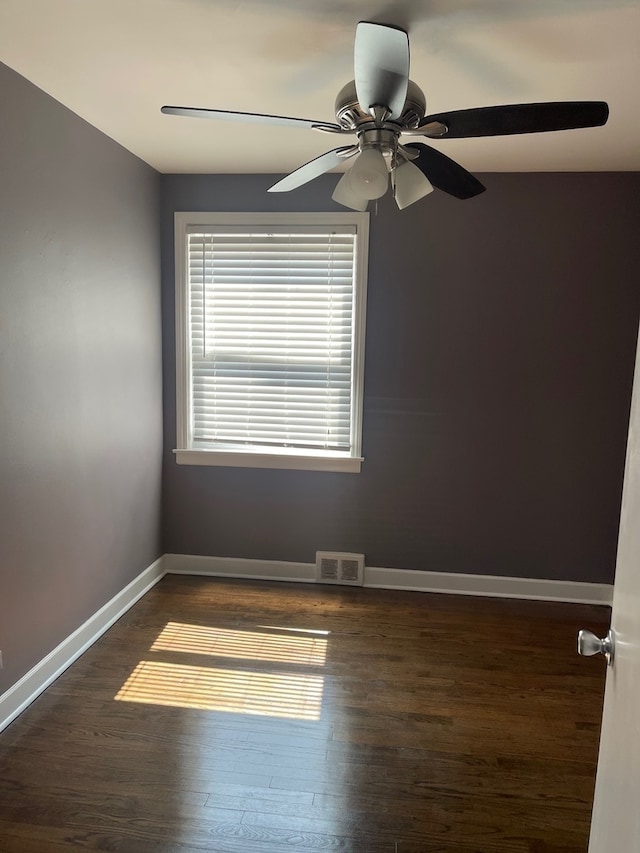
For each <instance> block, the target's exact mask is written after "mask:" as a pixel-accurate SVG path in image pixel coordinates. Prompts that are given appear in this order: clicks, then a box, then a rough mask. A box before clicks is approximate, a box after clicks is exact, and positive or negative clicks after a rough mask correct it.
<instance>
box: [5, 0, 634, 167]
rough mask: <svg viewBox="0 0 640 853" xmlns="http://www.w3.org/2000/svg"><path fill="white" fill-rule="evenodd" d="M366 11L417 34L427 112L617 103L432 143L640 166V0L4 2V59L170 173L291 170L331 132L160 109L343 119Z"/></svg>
mask: <svg viewBox="0 0 640 853" xmlns="http://www.w3.org/2000/svg"><path fill="white" fill-rule="evenodd" d="M359 20H373V21H378V22H381V23H393V24H396V25H400V26H404V27H405V28H407V29H408V31H409V34H410V41H411V77H412V79H413V80H415V82H417V83H418V85H420V86H421V88H422V89H423V90H424V91H425V94H426V96H427V111H428V112H441V111H444V110H449V109H461V108H466V107H476V106H487V105H493V104H500V103H523V102H528V101H552V100H604V101H607V102H608V103H609V106H610V110H611V115H610V118H609V122H608V124H607V125H606V126H605V127H602V128H590V129H585V130H573V131H564V132H560V133H549V134H532V135H524V136H512V137H506V138H505V137H502V138H490V139H463V140H451V141H449V142H437V143H434V144H435V147H438V148H440V149H441V150H442V151H445V152H446V153H447V154H448V155H449V156H451V157H453V158H454V159H457V160H459V162H460V163H462V165H464V166H465V167H466V168H468V169H469V170H471V171H475V172H487V171H489V172H490V171H498V172H503V171H540V170H549V171H558V170H561V171H565V170H566V171H583V170H602V171H608V170H613V171H638V170H640V110H639V108H638V103H639V99H638V87H639V85H640V0H423V1H422V2H421V0H398V2H393V0H388V2H382V0H371V2H363V0H0V60H2V61H3V62H5V63H6V64H7V65H9V66H10V67H11V68H13V69H15V70H16V71H18V72H19V73H20V74H22V75H24V76H25V77H27V78H28V79H29V80H31V81H32V82H33V83H35V84H36V85H37V86H39V87H40V88H42V89H44V90H45V91H46V92H48V93H49V94H51V95H52V96H53V97H54V98H56V99H57V100H59V101H61V102H62V103H63V104H65V105H66V106H67V107H69V108H70V109H72V110H73V111H74V112H76V113H77V114H78V115H80V116H82V117H83V118H85V119H86V120H87V121H89V122H91V124H93V125H95V126H96V127H97V128H99V129H100V130H102V131H104V132H105V133H106V134H107V135H108V136H110V137H112V138H113V139H115V140H117V141H118V142H120V143H121V144H122V145H124V146H125V148H128V149H129V150H130V151H132V152H134V153H135V154H137V155H138V156H139V157H141V158H142V159H143V160H146V161H147V162H148V163H150V164H151V165H152V166H154V167H155V168H156V169H158V170H160V171H161V172H229V173H239V172H286V171H290V170H292V169H293V168H296V167H297V166H299V165H300V164H301V163H303V162H305V161H307V160H309V159H311V158H313V157H315V156H317V155H318V154H320V153H322V152H323V151H325V150H327V149H328V148H332V147H334V145H335V142H334V140H333V138H332V137H330V136H326V135H324V134H320V133H316V132H314V131H310V130H299V129H297V128H279V127H264V128H262V127H257V126H256V125H248V126H246V127H245V126H243V125H240V124H235V123H233V124H231V123H227V122H217V121H204V120H198V119H190V118H177V117H175V116H163V115H161V114H160V106H161V105H162V104H180V105H184V106H201V107H211V108H216V109H225V110H240V111H246V112H264V113H273V114H279V115H291V116H299V117H301V118H312V119H317V120H329V121H333V120H334V112H333V104H334V100H335V96H336V94H337V92H338V90H339V89H340V88H341V87H342V85H343V84H344V83H346V82H347V81H348V80H350V79H352V77H353V71H352V62H353V38H354V32H355V26H356V24H357V22H358V21H359ZM4 118H5V120H6V119H7V117H6V116H5V117H4Z"/></svg>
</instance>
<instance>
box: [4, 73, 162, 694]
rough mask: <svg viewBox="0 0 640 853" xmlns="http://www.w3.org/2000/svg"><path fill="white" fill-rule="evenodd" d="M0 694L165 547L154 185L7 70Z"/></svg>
mask: <svg viewBox="0 0 640 853" xmlns="http://www.w3.org/2000/svg"><path fill="white" fill-rule="evenodd" d="M0 114H1V115H2V116H3V120H2V132H1V133H0V324H1V330H0V649H1V650H2V652H3V654H4V669H3V670H2V671H0V694H1V693H2V692H3V691H4V690H6V689H7V688H8V687H9V686H10V685H11V684H12V683H13V682H15V681H16V680H17V679H18V678H19V677H20V676H21V675H23V673H25V672H26V671H27V670H28V669H30V668H31V667H32V666H33V665H34V664H35V663H37V662H38V661H39V660H41V659H42V658H43V657H44V656H45V655H46V654H47V653H48V652H50V651H51V650H52V649H53V648H54V647H55V646H56V645H57V644H58V643H59V642H61V641H62V640H63V639H64V638H66V637H67V636H68V635H69V634H70V633H71V632H72V631H73V630H74V629H75V628H77V627H78V625H80V624H81V623H82V622H84V621H85V620H86V619H87V618H88V617H89V616H90V615H92V614H93V613H94V612H95V611H96V610H97V609H98V608H100V607H101V606H102V605H103V604H104V603H105V602H106V601H108V600H109V599H110V598H111V597H112V596H113V595H114V594H115V593H117V592H118V591H119V590H121V589H122V588H123V587H124V586H125V585H126V584H127V583H128V582H129V581H130V580H132V579H133V578H134V577H135V576H136V575H137V574H138V573H139V572H140V571H142V569H144V568H146V566H148V565H149V564H150V563H151V562H153V560H155V559H156V557H158V555H159V554H160V553H161V542H160V525H159V513H160V486H161V446H162V421H161V418H162V409H161V349H160V333H161V329H160V304H159V302H160V300H159V296H160V294H159V280H160V269H159V253H160V248H159V220H158V209H159V189H160V187H159V184H160V178H159V176H158V175H157V174H156V173H155V172H154V171H153V170H152V169H151V168H149V167H148V166H146V165H145V164H144V163H142V162H141V161H140V160H138V159H137V158H135V157H133V156H132V155H131V154H129V153H128V152H127V151H125V150H124V149H123V148H121V147H120V146H119V145H117V144H116V143H115V142H113V141H112V140H110V139H108V138H107V137H106V136H104V135H103V134H101V133H100V132H99V131H97V130H95V129H94V128H92V127H91V126H90V125H88V124H87V123H86V122H84V121H82V120H81V119H79V118H78V117H77V116H76V115H74V114H73V113H71V112H70V111H69V110H67V109H65V108H64V107H62V106H61V105H60V104H59V103H57V102H56V101H54V100H53V99H51V98H50V97H48V96H47V95H45V94H44V93H43V92H42V91H40V90H39V89H37V88H35V87H34V86H32V85H31V84H30V83H28V82H27V81H26V80H24V79H23V78H22V77H20V76H19V75H17V74H15V73H14V72H13V71H11V70H10V69H8V68H7V67H6V66H3V65H0Z"/></svg>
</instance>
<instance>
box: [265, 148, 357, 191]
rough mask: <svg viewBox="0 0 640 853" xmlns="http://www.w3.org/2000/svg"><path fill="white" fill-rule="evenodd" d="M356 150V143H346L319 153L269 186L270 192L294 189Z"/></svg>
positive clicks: (334, 165) (331, 167) (328, 170)
mask: <svg viewBox="0 0 640 853" xmlns="http://www.w3.org/2000/svg"><path fill="white" fill-rule="evenodd" d="M357 152H358V146H357V145H347V146H345V147H343V148H334V149H333V151H327V152H326V154H321V155H320V156H319V157H316V158H315V160H310V161H309V162H308V163H305V164H304V166H300V168H299V169H296V170H295V172H291V174H289V175H287V176H286V178H283V179H282V180H281V181H278V183H277V184H274V185H273V186H272V187H269V189H268V192H270V193H288V192H289V191H290V190H295V189H296V188H297V187H301V186H302V185H303V184H307V183H308V182H309V181H312V180H313V179H314V178H318V177H320V175H324V173H325V172H330V171H331V169H335V167H336V166H338V165H340V163H343V162H344V160H345V158H346V157H352V156H353V155H354V154H356V153H357Z"/></svg>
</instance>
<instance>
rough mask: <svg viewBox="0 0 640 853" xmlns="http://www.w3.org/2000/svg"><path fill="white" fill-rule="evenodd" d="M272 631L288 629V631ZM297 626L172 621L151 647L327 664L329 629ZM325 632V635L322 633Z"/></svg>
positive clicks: (311, 664)
mask: <svg viewBox="0 0 640 853" xmlns="http://www.w3.org/2000/svg"><path fill="white" fill-rule="evenodd" d="M269 630H274V631H275V630H278V631H287V633H286V634H275V633H269V632H268V631H269ZM296 634H298V635H300V634H302V636H295V635H294V629H281V628H277V629H275V628H274V629H267V630H265V631H235V630H232V629H227V628H212V627H209V626H207V625H188V624H185V623H182V622H168V623H167V624H166V626H165V627H164V628H163V629H162V631H161V632H160V634H159V635H158V638H157V639H156V641H155V642H154V644H153V645H152V646H151V651H153V652H157V651H169V652H185V653H188V654H200V655H212V656H216V657H225V658H236V659H239V660H255V661H272V662H274V663H291V664H302V665H305V666H324V664H325V661H326V657H327V640H326V639H324V637H325V636H326V634H328V632H327V631H322V632H319V631H318V632H315V631H313V632H311V631H297V630H296ZM318 634H322V635H323V636H318Z"/></svg>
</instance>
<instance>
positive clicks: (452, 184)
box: [404, 142, 485, 198]
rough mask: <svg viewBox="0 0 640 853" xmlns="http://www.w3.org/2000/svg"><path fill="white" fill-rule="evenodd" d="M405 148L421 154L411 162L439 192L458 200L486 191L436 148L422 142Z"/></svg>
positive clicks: (464, 170) (471, 176)
mask: <svg viewBox="0 0 640 853" xmlns="http://www.w3.org/2000/svg"><path fill="white" fill-rule="evenodd" d="M404 148H413V149H415V150H416V151H419V152H420V153H419V156H418V157H417V158H416V159H415V160H412V161H411V162H412V163H413V164H414V165H415V166H417V167H418V168H419V169H420V171H421V172H422V173H423V175H424V176H425V177H426V178H428V179H429V180H430V181H431V183H432V184H433V186H434V187H437V188H438V189H439V190H442V191H443V192H445V193H449V195H453V196H455V197H456V198H473V196H474V195H480V193H483V192H484V191H485V187H483V186H482V184H481V183H480V181H479V180H478V179H477V178H474V177H473V175H472V174H470V173H469V172H467V170H466V169H463V167H462V166H460V165H459V164H458V163H456V162H455V160H451V158H449V157H447V156H446V154H442V153H441V152H440V151H436V149H435V148H431V147H430V146H429V145H423V144H422V143H421V142H410V143H409V144H408V145H405V146H404Z"/></svg>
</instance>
